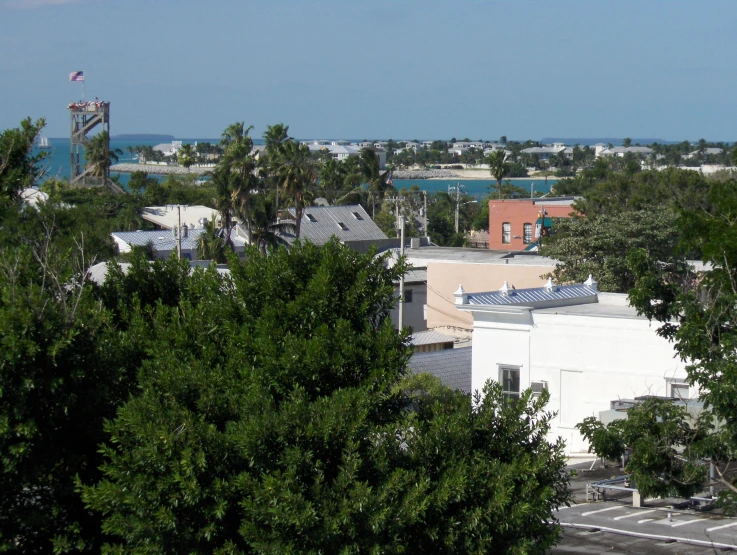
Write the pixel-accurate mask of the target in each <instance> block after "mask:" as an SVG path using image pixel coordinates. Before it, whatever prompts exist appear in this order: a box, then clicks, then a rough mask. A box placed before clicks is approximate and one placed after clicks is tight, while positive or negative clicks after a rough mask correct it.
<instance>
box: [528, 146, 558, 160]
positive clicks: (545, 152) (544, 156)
mask: <svg viewBox="0 0 737 555" xmlns="http://www.w3.org/2000/svg"><path fill="white" fill-rule="evenodd" d="M565 148H566V146H565V145H564V144H562V143H555V144H553V145H549V146H532V147H529V148H523V149H522V150H521V152H522V153H523V154H536V155H537V156H538V157H539V158H540V160H548V159H550V157H551V156H554V155H556V154H558V153H559V152H561V151H563V150H565Z"/></svg>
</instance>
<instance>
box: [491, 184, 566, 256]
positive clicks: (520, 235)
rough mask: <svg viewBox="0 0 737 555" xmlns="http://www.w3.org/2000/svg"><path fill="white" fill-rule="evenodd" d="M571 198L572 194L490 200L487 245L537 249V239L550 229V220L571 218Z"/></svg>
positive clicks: (517, 249) (512, 248) (502, 248)
mask: <svg viewBox="0 0 737 555" xmlns="http://www.w3.org/2000/svg"><path fill="white" fill-rule="evenodd" d="M574 201H575V199H574V198H573V197H558V198H538V199H529V198H528V199H504V200H491V201H489V248H490V249H494V250H510V251H524V250H536V247H537V240H538V239H539V238H540V236H541V235H542V234H544V233H546V232H547V229H549V228H550V226H551V224H552V222H551V219H552V218H568V217H570V216H571V213H572V212H574V210H573V208H572V207H571V205H572V204H573V202H574Z"/></svg>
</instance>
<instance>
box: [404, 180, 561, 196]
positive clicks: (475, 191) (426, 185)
mask: <svg viewBox="0 0 737 555" xmlns="http://www.w3.org/2000/svg"><path fill="white" fill-rule="evenodd" d="M555 182H556V179H552V178H548V181H547V185H546V183H545V178H539V177H538V178H536V179H513V180H510V183H512V185H514V186H516V187H519V188H521V189H524V190H525V191H526V192H527V196H529V194H530V193H529V192H530V186H532V188H533V190H534V191H535V192H536V193H542V194H545V193H549V192H550V188H551V187H552V186H553V184H555ZM459 183H460V184H461V185H462V186H463V188H464V190H465V191H466V193H467V194H468V195H470V196H472V197H475V198H482V197H485V196H487V195H488V194H489V185H490V184H492V183H493V184H494V186H496V181H495V180H493V179H489V180H486V179H395V180H394V186H395V187H396V188H397V189H408V188H409V187H411V186H412V185H417V186H418V187H419V188H420V189H421V190H424V191H427V192H428V193H436V192H438V191H446V192H447V191H448V187H455V186H456V185H457V184H459Z"/></svg>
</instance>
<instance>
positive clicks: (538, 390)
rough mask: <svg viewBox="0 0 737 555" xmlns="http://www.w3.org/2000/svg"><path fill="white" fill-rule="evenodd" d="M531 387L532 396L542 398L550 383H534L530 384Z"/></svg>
mask: <svg viewBox="0 0 737 555" xmlns="http://www.w3.org/2000/svg"><path fill="white" fill-rule="evenodd" d="M530 387H531V388H532V394H533V395H534V396H535V397H540V395H541V394H542V392H543V390H544V389H547V388H548V382H545V381H538V382H532V383H531V384H530Z"/></svg>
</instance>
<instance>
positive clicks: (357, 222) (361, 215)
mask: <svg viewBox="0 0 737 555" xmlns="http://www.w3.org/2000/svg"><path fill="white" fill-rule="evenodd" d="M289 212H290V214H291V215H292V216H293V217H294V215H295V213H294V208H290V209H289ZM300 235H301V238H302V239H306V240H308V241H310V242H311V243H314V244H315V245H324V244H325V243H327V242H328V241H329V240H330V238H331V237H333V236H335V237H337V238H338V239H339V240H340V241H343V242H345V241H371V240H381V239H387V236H386V234H385V233H384V232H383V231H381V229H379V226H378V225H376V223H375V222H374V221H373V220H372V219H371V217H370V216H369V215H368V214H367V213H366V211H365V210H364V209H363V207H362V206H361V205H360V204H352V205H347V206H310V207H308V208H305V209H304V211H303V212H302V225H301V228H300ZM283 237H284V239H286V240H287V241H289V242H290V243H291V242H292V241H294V239H295V237H294V235H292V234H290V233H286V234H284V236H283Z"/></svg>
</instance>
